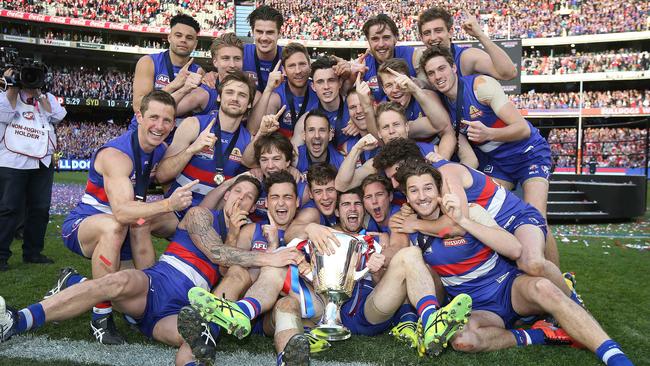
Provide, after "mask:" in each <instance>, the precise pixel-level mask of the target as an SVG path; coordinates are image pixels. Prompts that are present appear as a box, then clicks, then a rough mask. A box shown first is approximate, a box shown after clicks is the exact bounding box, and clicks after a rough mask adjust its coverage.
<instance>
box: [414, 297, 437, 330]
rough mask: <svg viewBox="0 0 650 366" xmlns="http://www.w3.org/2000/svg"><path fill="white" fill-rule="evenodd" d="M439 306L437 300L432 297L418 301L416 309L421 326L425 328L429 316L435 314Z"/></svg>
mask: <svg viewBox="0 0 650 366" xmlns="http://www.w3.org/2000/svg"><path fill="white" fill-rule="evenodd" d="M439 306H440V305H438V299H437V298H436V297H435V296H434V295H427V296H424V297H423V298H421V299H420V301H418V304H417V305H416V307H415V308H416V309H417V311H418V315H420V319H422V325H423V326H426V324H427V321H428V320H429V316H431V314H433V313H435V311H436V310H437V309H438V307H439Z"/></svg>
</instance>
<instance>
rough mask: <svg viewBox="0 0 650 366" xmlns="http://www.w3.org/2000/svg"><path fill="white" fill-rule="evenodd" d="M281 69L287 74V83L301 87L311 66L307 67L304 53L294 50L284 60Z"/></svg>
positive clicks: (306, 79) (305, 82)
mask: <svg viewBox="0 0 650 366" xmlns="http://www.w3.org/2000/svg"><path fill="white" fill-rule="evenodd" d="M283 69H284V73H285V74H286V75H287V81H288V82H289V85H291V86H293V87H294V88H303V87H304V86H305V85H307V81H309V74H310V73H311V68H310V67H309V59H308V58H307V56H306V55H305V54H304V53H302V52H296V53H294V54H293V55H291V56H289V57H288V58H287V59H286V60H285V61H284V65H283Z"/></svg>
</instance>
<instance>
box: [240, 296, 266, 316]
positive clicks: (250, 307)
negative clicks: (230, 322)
mask: <svg viewBox="0 0 650 366" xmlns="http://www.w3.org/2000/svg"><path fill="white" fill-rule="evenodd" d="M237 305H239V307H240V308H241V310H242V311H243V312H244V314H246V316H247V317H248V318H249V319H250V320H253V319H255V318H257V317H258V316H259V315H260V312H262V305H260V302H259V301H257V299H255V298H252V297H245V298H243V299H241V300H239V301H237Z"/></svg>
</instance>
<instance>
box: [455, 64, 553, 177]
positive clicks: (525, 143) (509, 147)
mask: <svg viewBox="0 0 650 366" xmlns="http://www.w3.org/2000/svg"><path fill="white" fill-rule="evenodd" d="M478 76H481V75H470V76H463V77H461V78H459V79H458V82H462V83H463V84H464V85H463V100H462V102H463V103H462V109H463V111H462V117H461V119H464V120H467V121H481V122H482V123H483V124H484V125H485V126H487V127H491V128H503V127H506V126H507V125H506V123H505V122H503V121H502V120H501V119H500V118H499V117H497V115H496V114H495V113H494V111H493V110H492V108H491V107H490V106H486V105H483V104H481V103H479V101H478V99H477V98H476V95H474V80H475V79H476V78H477V77H478ZM444 100H445V103H446V104H447V108H448V110H449V113H450V117H451V121H452V124H454V125H455V123H456V122H455V121H456V113H457V111H456V102H455V101H454V102H452V101H450V100H449V98H447V97H444ZM526 123H528V128H529V129H530V136H529V137H528V138H526V139H523V140H519V141H512V142H500V141H485V142H483V143H480V144H477V143H473V142H471V141H470V143H471V144H472V148H473V149H475V150H480V152H481V153H483V154H484V155H485V156H487V157H489V158H490V160H492V161H496V162H500V161H501V162H507V164H508V165H512V164H517V163H522V162H525V161H527V160H528V159H529V156H528V155H527V154H526V153H528V152H529V151H531V150H538V149H543V148H544V147H546V148H547V149H548V143H547V142H546V140H544V138H543V137H542V136H541V135H540V133H539V130H538V129H537V128H535V127H533V125H532V124H530V122H528V121H526ZM460 133H462V134H463V135H467V125H465V124H463V125H462V126H461V128H460Z"/></svg>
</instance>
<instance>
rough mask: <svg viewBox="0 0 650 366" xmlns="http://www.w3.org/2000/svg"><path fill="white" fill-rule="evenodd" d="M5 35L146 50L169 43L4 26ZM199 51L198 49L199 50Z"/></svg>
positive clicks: (165, 45) (158, 47)
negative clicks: (107, 38) (143, 48)
mask: <svg viewBox="0 0 650 366" xmlns="http://www.w3.org/2000/svg"><path fill="white" fill-rule="evenodd" d="M2 33H3V34H9V35H13V36H23V37H34V38H42V39H53V40H54V39H56V40H61V41H73V42H88V43H98V44H111V45H116V46H131V47H138V46H139V47H146V48H157V49H162V48H165V47H167V43H165V42H163V41H162V38H163V37H160V40H152V39H147V38H142V37H138V39H137V40H135V39H134V40H132V41H125V40H116V39H111V40H105V39H104V37H103V36H102V35H100V34H95V33H88V32H76V31H75V32H70V31H64V30H59V29H45V30H35V29H32V28H31V27H27V26H25V27H16V26H11V27H7V26H4V27H3V28H2ZM197 49H198V48H197Z"/></svg>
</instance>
